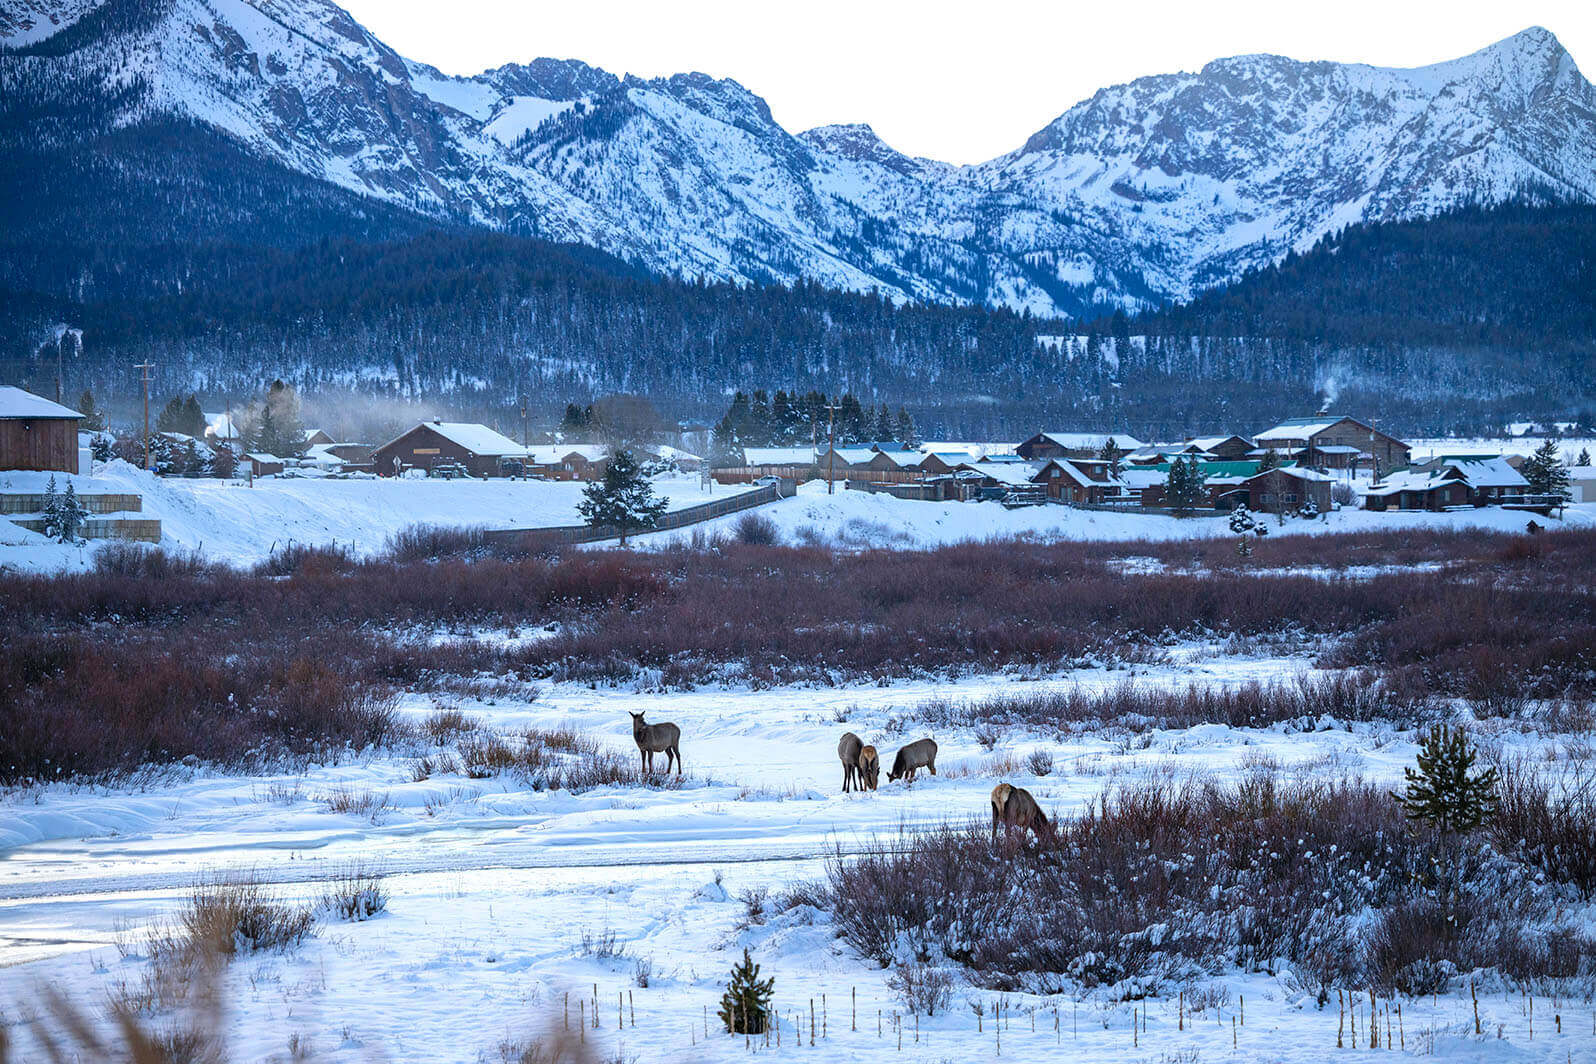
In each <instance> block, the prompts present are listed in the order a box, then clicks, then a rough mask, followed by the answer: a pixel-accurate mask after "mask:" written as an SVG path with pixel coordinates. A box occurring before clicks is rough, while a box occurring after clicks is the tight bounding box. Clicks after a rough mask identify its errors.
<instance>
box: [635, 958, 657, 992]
mask: <svg viewBox="0 0 1596 1064" xmlns="http://www.w3.org/2000/svg"><path fill="white" fill-rule="evenodd" d="M653 979H654V958H652V957H639V958H637V959H636V960H635V961H633V962H632V982H633V983H636V984H637V986H638V987H639V988H641V989H644V990H646V989H648V984H649V983H651V982H652V981H653Z"/></svg>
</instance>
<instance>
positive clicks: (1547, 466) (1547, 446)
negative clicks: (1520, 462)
mask: <svg viewBox="0 0 1596 1064" xmlns="http://www.w3.org/2000/svg"><path fill="white" fill-rule="evenodd" d="M1521 472H1523V474H1524V479H1525V480H1527V481H1529V490H1530V494H1532V495H1555V496H1557V497H1558V498H1559V499H1561V500H1563V501H1565V502H1566V501H1567V500H1568V499H1570V498H1571V497H1572V493H1571V492H1570V491H1569V490H1568V468H1567V467H1566V466H1564V465H1563V459H1562V455H1561V454H1560V453H1559V452H1558V449H1557V443H1556V441H1554V440H1546V441H1545V442H1543V443H1542V444H1541V445H1540V446H1539V447H1537V448H1535V453H1534V454H1532V455H1530V456H1529V458H1527V459H1525V461H1524V468H1523V469H1522V470H1521Z"/></svg>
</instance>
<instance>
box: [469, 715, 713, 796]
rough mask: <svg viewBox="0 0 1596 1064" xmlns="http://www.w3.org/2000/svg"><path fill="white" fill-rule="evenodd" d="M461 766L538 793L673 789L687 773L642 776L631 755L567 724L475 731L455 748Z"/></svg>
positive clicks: (477, 775)
mask: <svg viewBox="0 0 1596 1064" xmlns="http://www.w3.org/2000/svg"><path fill="white" fill-rule="evenodd" d="M456 749H457V751H458V753H459V757H460V764H461V767H462V770H463V771H464V772H465V774H466V775H467V776H469V777H470V778H472V779H487V778H490V777H494V776H500V775H508V776H512V777H514V778H515V779H516V780H517V781H518V782H520V783H522V784H524V785H525V786H528V787H531V788H532V789H533V790H536V791H559V790H564V791H585V790H591V789H592V788H594V787H652V788H655V789H661V790H675V789H676V788H678V787H680V786H681V785H682V782H683V780H684V779H686V778H687V777H686V776H685V775H684V776H678V775H674V774H672V775H666V774H665V773H652V774H644V773H643V771H642V770H641V768H639V767H638V765H637V763H636V762H635V761H634V760H633V759H632V758H630V757H623V756H622V755H620V754H615V753H610V752H608V751H605V750H601V749H600V748H599V746H598V744H597V743H596V742H594V741H593V740H592V739H590V738H588V737H587V736H584V735H580V734H578V733H577V732H575V731H572V730H571V729H569V728H556V729H552V730H544V729H538V728H528V729H526V730H525V731H522V732H519V733H518V734H516V735H513V736H508V737H505V736H499V735H493V734H487V735H475V736H472V737H471V738H469V739H466V740H464V741H462V742H461V743H460V744H459V745H458V746H457V748H456Z"/></svg>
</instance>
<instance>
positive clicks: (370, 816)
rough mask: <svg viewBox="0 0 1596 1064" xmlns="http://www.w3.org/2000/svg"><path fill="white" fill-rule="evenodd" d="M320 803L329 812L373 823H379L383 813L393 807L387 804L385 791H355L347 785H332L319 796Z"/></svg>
mask: <svg viewBox="0 0 1596 1064" xmlns="http://www.w3.org/2000/svg"><path fill="white" fill-rule="evenodd" d="M321 803H322V805H324V806H326V807H327V812H329V813H341V814H344V815H346V816H358V817H364V818H365V819H367V820H369V821H371V822H372V823H373V824H376V823H379V822H380V821H381V820H382V818H383V815H384V814H385V813H387V812H389V811H390V810H392V809H393V806H391V805H389V804H388V792H387V791H383V792H382V793H381V794H379V793H377V792H376V791H357V790H352V789H350V788H348V787H334V788H333V789H332V790H330V791H328V792H327V793H326V794H324V795H322V796H321Z"/></svg>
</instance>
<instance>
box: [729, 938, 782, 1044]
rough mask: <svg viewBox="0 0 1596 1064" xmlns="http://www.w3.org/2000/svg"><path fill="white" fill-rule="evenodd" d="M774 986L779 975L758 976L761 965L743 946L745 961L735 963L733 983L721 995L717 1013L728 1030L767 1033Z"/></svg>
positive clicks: (730, 1031) (732, 1032)
mask: <svg viewBox="0 0 1596 1064" xmlns="http://www.w3.org/2000/svg"><path fill="white" fill-rule="evenodd" d="M775 986H776V977H775V976H771V977H770V978H769V979H761V978H759V965H757V964H755V963H754V959H753V957H751V956H749V954H748V950H746V949H745V950H743V960H742V963H741V964H736V965H733V966H732V973H731V985H729V986H728V987H727V988H726V993H725V994H724V995H722V996H721V999H720V1011H719V1012H717V1013H716V1015H717V1016H719V1017H720V1022H721V1023H723V1024H725V1025H726V1033H727V1034H764V1033H765V1024H766V1023H767V1022H768V1021H769V1018H770V999H771V996H772V994H773V993H774V992H775Z"/></svg>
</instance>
